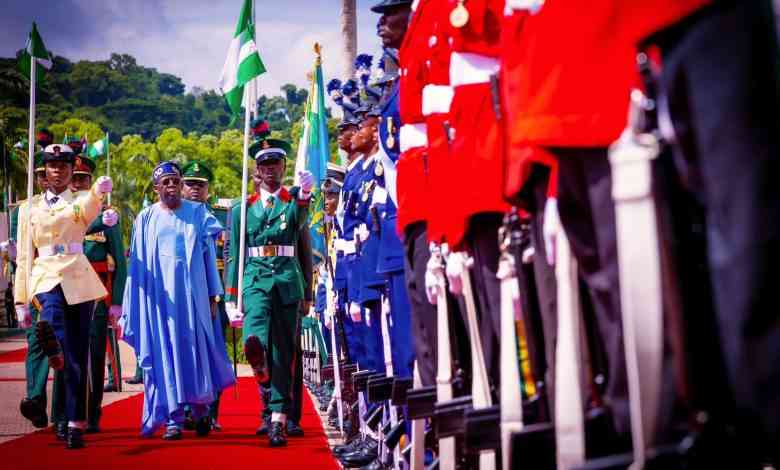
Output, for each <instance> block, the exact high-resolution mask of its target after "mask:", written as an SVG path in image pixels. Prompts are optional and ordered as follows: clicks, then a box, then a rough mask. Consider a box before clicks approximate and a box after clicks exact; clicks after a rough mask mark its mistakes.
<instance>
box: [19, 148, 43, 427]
mask: <svg viewBox="0 0 780 470" xmlns="http://www.w3.org/2000/svg"><path fill="white" fill-rule="evenodd" d="M35 183H36V186H37V188H38V190H40V191H41V192H45V191H46V187H47V184H48V183H47V181H46V167H45V166H44V164H43V152H38V153H36V154H35ZM40 197H41V195H40V194H36V195H35V196H33V200H35V199H37V198H40ZM25 203H26V200H25V201H19V203H18V205H17V206H16V207H15V208H14V209H13V211H11V217H10V221H9V225H10V229H11V240H12V241H14V242H15V241H16V237H17V227H18V225H19V206H21V205H22V204H25ZM12 278H13V273H12ZM31 312H32V316H33V326H30V327H29V328H27V329H26V334H27V356H26V357H25V359H24V367H25V376H26V378H27V394H26V396H25V398H23V399H22V402H21V403H20V404H19V411H20V412H21V413H22V416H24V417H25V418H27V419H29V420H30V421H31V422H32V424H33V426H35V427H36V428H45V427H46V426H48V423H49V418H48V415H47V413H46V402H47V400H46V381H47V380H48V378H49V360H48V358H47V357H46V354H44V352H43V348H41V345H40V343H39V342H38V339H37V338H36V337H35V327H34V323H35V321H37V318H38V311H37V309H35V308H32V309H31Z"/></svg>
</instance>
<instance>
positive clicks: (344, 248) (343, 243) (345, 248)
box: [335, 238, 357, 255]
mask: <svg viewBox="0 0 780 470" xmlns="http://www.w3.org/2000/svg"><path fill="white" fill-rule="evenodd" d="M335 245H336V251H341V252H343V253H344V254H345V255H352V254H355V253H357V247H356V246H355V240H344V239H343V238H338V239H336V243H335Z"/></svg>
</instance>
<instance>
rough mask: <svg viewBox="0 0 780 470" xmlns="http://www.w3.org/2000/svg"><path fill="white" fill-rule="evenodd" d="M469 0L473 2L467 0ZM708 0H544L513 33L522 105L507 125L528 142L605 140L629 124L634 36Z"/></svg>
mask: <svg viewBox="0 0 780 470" xmlns="http://www.w3.org/2000/svg"><path fill="white" fill-rule="evenodd" d="M468 3H471V2H468ZM707 3H710V1H709V0H587V1H586V0H547V1H546V2H545V3H544V6H543V7H542V9H541V10H540V11H539V12H538V13H537V14H532V15H529V16H528V18H527V19H526V20H525V22H524V24H523V26H522V33H521V34H520V37H518V38H517V48H516V54H515V55H514V58H515V66H514V67H513V68H512V69H511V70H507V71H505V72H504V75H505V77H508V78H507V80H509V81H511V82H513V83H514V84H515V85H516V89H515V91H514V92H513V94H512V95H513V96H512V102H513V106H516V107H518V108H519V109H520V111H519V115H518V118H517V119H515V120H514V121H513V122H512V127H511V129H509V132H510V133H512V134H516V136H513V138H516V139H518V141H519V142H524V143H526V144H528V145H534V146H546V147H606V146H608V145H609V144H611V143H612V142H613V141H614V140H616V139H617V138H618V136H619V135H620V132H621V131H622V130H623V128H624V127H625V124H626V117H627V113H628V102H629V93H630V89H631V87H632V86H636V85H638V77H637V73H636V64H635V56H636V50H635V45H636V43H637V41H638V40H640V39H641V38H643V37H645V36H646V35H648V34H650V33H652V32H654V31H657V30H658V29H660V28H662V27H664V26H666V25H669V24H672V23H675V22H677V21H678V20H680V19H682V18H684V17H685V16H687V15H689V14H691V13H692V12H694V11H695V10H697V9H699V8H700V7H702V6H703V5H705V4H707Z"/></svg>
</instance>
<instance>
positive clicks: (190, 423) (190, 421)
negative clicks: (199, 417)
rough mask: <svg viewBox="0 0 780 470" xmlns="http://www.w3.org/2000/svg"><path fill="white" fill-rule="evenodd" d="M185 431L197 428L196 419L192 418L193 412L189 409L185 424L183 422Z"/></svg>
mask: <svg viewBox="0 0 780 470" xmlns="http://www.w3.org/2000/svg"><path fill="white" fill-rule="evenodd" d="M183 427H184V430H185V431H194V430H195V420H194V419H192V412H191V411H188V412H187V414H186V415H185V416H184V424H183Z"/></svg>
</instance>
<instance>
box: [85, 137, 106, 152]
mask: <svg viewBox="0 0 780 470" xmlns="http://www.w3.org/2000/svg"><path fill="white" fill-rule="evenodd" d="M107 149H108V136H107V135H106V136H105V137H103V138H102V139H100V140H98V141H97V142H95V143H94V144H90V146H89V148H88V149H87V156H88V157H89V158H97V157H99V156H101V155H105V154H106V150H107Z"/></svg>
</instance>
